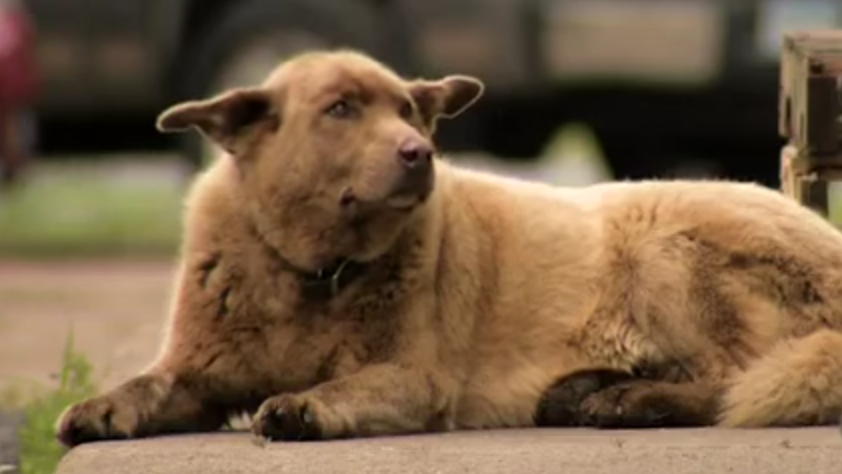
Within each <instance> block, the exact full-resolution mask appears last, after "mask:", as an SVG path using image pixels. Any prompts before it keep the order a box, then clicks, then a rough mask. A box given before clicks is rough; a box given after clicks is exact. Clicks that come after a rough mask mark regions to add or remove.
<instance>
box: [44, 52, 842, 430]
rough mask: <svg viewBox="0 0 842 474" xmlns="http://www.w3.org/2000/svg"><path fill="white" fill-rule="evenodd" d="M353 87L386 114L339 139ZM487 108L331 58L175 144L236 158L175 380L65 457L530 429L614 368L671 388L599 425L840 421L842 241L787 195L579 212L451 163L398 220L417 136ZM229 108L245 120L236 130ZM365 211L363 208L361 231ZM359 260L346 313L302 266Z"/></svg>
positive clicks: (216, 170) (202, 111)
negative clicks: (248, 441)
mask: <svg viewBox="0 0 842 474" xmlns="http://www.w3.org/2000/svg"><path fill="white" fill-rule="evenodd" d="M454 78H455V79H454ZM448 80H450V82H448ZM471 81H473V82H471ZM344 87H351V88H353V89H354V90H355V91H356V92H355V93H359V94H362V95H363V96H366V97H368V99H367V100H368V102H366V103H365V105H364V107H363V109H362V110H364V113H362V114H361V115H359V116H358V117H356V118H354V119H349V120H345V121H341V120H340V121H331V120H329V119H328V118H324V117H323V116H322V115H321V114H322V113H323V110H324V107H325V104H328V103H329V102H330V100H334V99H335V97H336V95H335V94H336V93H337V91H341V90H343V88H344ZM481 90H482V89H481V87H480V86H479V83H478V82H476V81H475V80H472V79H470V78H464V77H455V76H453V77H451V78H449V79H448V78H446V79H445V80H443V81H439V82H423V81H414V82H408V81H405V80H404V79H401V78H399V77H398V76H396V75H395V74H394V73H392V72H391V71H389V70H387V69H386V68H385V67H384V66H382V65H380V64H378V63H376V62H374V61H373V60H371V59H369V58H367V57H365V56H363V55H360V54H356V53H352V52H325V53H315V54H309V55H305V56H302V57H299V58H296V59H293V60H291V61H289V62H287V63H285V64H284V65H282V66H280V68H279V69H278V71H277V72H276V73H275V74H273V75H272V77H270V78H269V79H268V80H267V81H266V83H265V84H263V85H261V86H259V87H255V88H253V89H248V90H243V91H234V92H231V93H229V94H228V95H226V96H222V97H220V98H215V99H211V100H209V101H204V102H191V103H188V104H182V105H179V106H176V107H175V108H173V109H171V110H170V111H168V112H166V113H164V114H163V115H162V117H161V121H160V123H159V125H160V126H161V128H162V129H168V130H171V129H184V128H187V127H191V126H192V127H197V128H198V129H200V130H201V131H202V132H203V133H204V134H205V135H206V136H208V137H209V138H210V139H212V140H213V141H214V142H216V143H217V144H219V145H220V146H221V147H223V148H224V149H226V150H228V154H226V155H225V156H223V157H222V158H221V159H219V160H218V161H217V162H216V163H215V164H214V165H213V166H212V167H211V168H210V169H209V170H208V171H207V172H205V173H204V174H203V175H202V176H201V177H200V178H199V179H198V180H197V181H196V183H195V186H194V188H193V190H192V192H191V195H190V197H189V199H188V202H187V211H186V218H185V228H184V231H185V235H184V246H183V250H182V259H181V270H180V273H179V276H178V282H177V289H176V293H175V297H174V302H173V311H172V321H171V324H170V331H169V334H168V336H167V338H166V341H165V344H164V346H163V349H162V352H161V356H160V357H159V359H158V360H157V361H156V362H155V363H154V364H153V365H152V366H151V367H150V368H149V369H148V371H146V373H145V374H144V375H142V376H140V378H138V379H135V380H133V381H130V382H127V384H126V385H125V386H123V387H120V388H117V389H116V390H114V391H112V392H110V393H107V394H105V395H103V396H101V397H98V398H94V399H92V400H88V401H86V402H84V403H82V404H79V405H76V406H74V407H72V408H71V409H69V411H68V412H67V413H66V414H65V415H64V416H63V419H62V421H61V423H60V428H59V431H60V436H61V438H62V439H63V440H64V441H65V442H66V443H68V444H75V443H77V442H81V441H86V440H92V439H102V438H114V437H124V436H140V435H149V434H156V433H161V432H170V431H195V430H204V429H215V428H217V427H219V426H220V425H221V424H222V422H223V420H224V418H225V417H226V416H227V415H228V414H229V413H231V412H236V411H238V410H246V411H251V412H254V411H255V410H257V414H256V416H255V428H254V429H255V432H256V433H258V434H262V435H266V434H267V432H268V431H269V430H270V428H268V426H269V425H270V424H272V423H275V424H278V423H280V424H282V425H284V426H285V427H287V428H289V427H290V426H292V425H295V424H296V423H298V424H302V423H303V424H307V423H309V422H310V421H312V420H313V419H315V421H314V422H313V423H314V426H316V427H317V428H318V430H317V431H318V433H317V436H318V437H322V438H333V437H340V436H363V435H382V434H391V433H407V432H416V431H435V430H452V429H471V428H495V427H518V426H531V425H533V423H534V419H533V416H534V413H535V407H536V404H537V403H538V399H539V398H540V397H541V395H542V393H544V391H545V390H547V388H548V387H549V386H550V385H551V384H552V383H553V382H554V381H556V380H557V379H559V377H562V376H565V375H566V374H570V373H573V372H574V371H577V370H580V369H590V368H610V369H619V370H624V371H632V370H647V371H650V372H651V373H655V374H661V375H660V376H659V377H660V379H659V380H660V381H655V382H652V383H650V382H647V383H646V384H641V385H637V386H636V387H635V388H634V389H633V390H626V389H623V390H622V391H618V390H615V391H613V392H611V395H610V397H609V395H608V394H607V392H606V394H605V395H602V396H601V398H599V397H597V398H592V399H591V400H589V401H588V402H587V403H586V405H587V407H588V409H590V410H597V411H598V410H603V409H606V410H615V409H616V407H617V406H626V408H629V409H630V407H633V406H634V405H635V404H636V403H643V402H642V400H646V399H647V398H651V396H652V395H653V394H655V393H657V394H659V395H664V396H666V395H669V396H674V397H678V398H679V399H681V400H686V401H687V403H689V404H691V405H693V404H694V403H697V402H698V404H702V405H704V404H706V403H709V402H710V401H711V400H713V401H716V403H715V404H714V405H712V406H721V409H719V410H718V411H717V415H716V416H717V417H718V419H720V420H721V422H722V423H723V424H725V425H728V426H765V425H775V424H796V423H802V424H804V423H824V422H829V421H834V420H838V417H839V414H840V411H842V371H841V370H840V368H842V333H839V332H837V331H840V328H842V236H841V235H840V234H839V233H837V231H836V230H835V229H833V228H832V227H831V226H830V225H829V224H827V223H826V222H824V221H823V220H822V219H821V218H820V217H818V216H816V215H814V214H813V213H812V212H810V211H808V210H807V209H805V208H802V207H800V206H798V205H797V204H796V203H794V202H793V201H792V200H790V199H787V198H785V197H783V196H782V195H781V194H780V193H778V192H775V191H771V190H768V189H764V188H761V187H759V186H755V185H751V184H735V183H725V182H657V181H648V182H637V183H611V184H600V185H595V186H591V187H588V188H582V189H563V188H553V187H549V186H546V185H542V184H534V183H527V182H522V181H517V180H514V179H509V178H504V177H496V176H491V175H487V174H483V173H478V172H472V171H467V170H464V169H460V168H458V167H455V166H452V165H450V164H448V163H447V162H445V161H442V160H441V159H436V161H435V186H434V189H433V191H432V193H431V194H430V195H429V196H424V197H422V198H420V199H419V201H418V202H416V203H414V204H412V203H410V204H409V205H407V204H406V203H400V205H398V204H396V201H394V199H393V198H392V197H391V195H390V194H389V193H390V191H389V190H390V189H392V188H393V186H392V185H393V183H395V182H397V181H396V180H400V179H401V178H400V173H399V172H397V171H395V169H394V164H393V154H394V152H393V150H394V147H395V140H396V139H397V138H395V137H403V136H406V137H416V135H415V134H417V136H420V137H429V136H430V135H431V134H432V130H433V127H434V126H435V120H436V119H437V118H439V117H445V116H454V115H456V114H458V113H459V112H461V110H462V109H464V108H465V107H467V106H468V105H470V103H471V102H473V100H474V99H476V96H478V95H479V93H481ZM408 94H409V95H408ZM410 96H411V98H412V102H413V104H414V105H415V109H416V110H415V113H414V114H413V115H412V117H411V118H406V117H405V118H401V117H400V115H399V112H398V110H399V105H400V103H401V100H404V99H406V98H409V97H410ZM232 97H234V99H232ZM264 99H265V101H264V102H263V103H262V105H261V103H259V102H260V101H261V100H264ZM229 100H232V101H233V102H232V103H234V104H235V105H236V106H237V107H240V109H238V110H239V111H238V112H237V113H238V114H240V115H236V114H231V113H228V112H226V113H227V115H226V113H223V114H222V115H219V110H223V111H227V110H230V109H228V108H227V107H229V106H230V104H229V103H228V102H226V101H229ZM252 100H257V101H258V103H251V102H249V101H252ZM243 103H246V104H247V106H242V104H243ZM248 104H250V105H248ZM249 114H252V115H254V116H256V117H257V118H256V119H255V117H251V119H250V120H245V119H244V118H243V117H247V118H248V117H249ZM235 119H236V120H240V121H241V122H242V123H239V122H236V120H235ZM416 138H417V137H416ZM349 189H352V190H353V193H355V196H356V197H357V198H358V199H359V202H356V203H355V204H352V205H351V206H350V208H343V207H342V205H340V201H341V196H343V193H347V192H349V191H348V190H349ZM354 206H358V207H354ZM349 209H350V210H349ZM364 213H367V214H364ZM361 215H365V219H362V218H360V216H361ZM355 219H362V220H355ZM279 256H280V257H279ZM340 256H342V257H350V258H352V259H355V260H358V261H362V262H369V268H368V269H367V270H366V271H365V273H364V274H363V275H362V276H361V277H360V278H358V279H357V280H355V281H353V282H352V283H351V284H350V285H349V286H348V287H347V288H346V289H344V290H343V291H342V292H341V293H339V294H338V295H337V296H336V297H334V298H332V299H330V300H326V301H313V300H309V299H307V298H305V297H303V296H302V292H301V289H300V287H299V286H298V283H297V280H296V276H295V275H294V274H293V273H291V272H290V271H288V270H287V269H285V268H284V266H283V265H281V264H280V263H279V260H278V258H284V259H286V260H288V261H289V262H291V263H293V264H294V265H296V266H298V267H301V268H308V269H313V270H315V269H317V268H320V267H322V266H325V265H327V262H329V261H331V259H333V258H337V257H340ZM665 394H666V395H665ZM723 394H724V400H723V401H722V403H721V405H720V403H719V401H718V400H719V399H720V395H723ZM597 395H599V394H597ZM697 399H698V400H697ZM694 400H697V402H696V401H694ZM624 404H625V405H624ZM261 405H262V408H260V407H261ZM291 413H292V414H293V415H294V416H293V418H289V419H287V418H283V417H282V415H283V416H289V414H291ZM299 415H300V416H299ZM273 416H275V418H274V419H273V418H272V417H273ZM279 417H280V418H279ZM279 419H280V420H281V421H278V420H279ZM284 420H286V421H284ZM290 420H292V421H290ZM302 420H303V421H302ZM290 424H292V425H290ZM291 429H292V430H293V431H294V432H295V433H298V434H297V436H299V437H305V436H306V435H307V430H306V429H304V428H302V426H292V428H291ZM311 434H312V433H311Z"/></svg>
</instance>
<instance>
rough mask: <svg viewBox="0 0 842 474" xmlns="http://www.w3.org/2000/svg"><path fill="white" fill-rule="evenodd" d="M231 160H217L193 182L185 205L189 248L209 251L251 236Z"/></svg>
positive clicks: (186, 244)
mask: <svg viewBox="0 0 842 474" xmlns="http://www.w3.org/2000/svg"><path fill="white" fill-rule="evenodd" d="M235 173H236V170H235V168H234V164H233V163H232V162H231V160H228V159H225V157H224V156H223V157H219V158H217V161H216V162H214V163H213V164H212V165H211V166H210V167H209V168H208V169H207V170H205V171H203V172H202V173H201V174H199V175H198V176H197V177H196V178H195V180H194V182H193V183H192V185H191V187H190V190H189V192H188V193H187V196H186V199H185V202H184V219H183V234H184V242H183V243H184V245H185V247H186V248H187V249H191V248H193V249H196V250H202V251H208V250H212V249H216V248H218V247H226V246H230V245H237V242H238V241H240V240H242V239H243V238H245V237H246V236H247V235H248V229H247V223H248V221H247V219H246V210H245V209H244V202H243V199H242V197H241V192H240V189H239V187H238V186H237V180H236V176H235Z"/></svg>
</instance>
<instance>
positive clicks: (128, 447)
mask: <svg viewBox="0 0 842 474" xmlns="http://www.w3.org/2000/svg"><path fill="white" fill-rule="evenodd" d="M346 472H347V473H360V474H391V473H400V474H422V473H423V474H428V473H429V474H433V473H436V474H457V473H459V474H462V473H495V474H498V473H499V474H521V473H547V474H550V473H552V474H560V473H563V474H598V473H621V474H646V473H664V474H685V473H704V474H718V473H725V472H729V473H737V474H740V473H745V474H799V473H804V474H830V473H834V474H838V473H841V472H842V436H840V432H839V430H838V429H836V428H809V429H789V430H783V429H764V430H751V431H749V430H720V429H688V430H658V431H653V430H647V431H593V430H543V429H534V430H502V431H486V432H460V433H448V434H441V435H428V436H406V437H394V438H378V439H367V440H350V441H332V442H320V443H271V444H266V445H265V446H264V447H262V448H261V447H260V446H258V445H256V444H255V443H254V442H253V441H252V438H251V437H250V436H249V435H247V434H244V433H217V434H211V435H197V436H174V437H160V438H150V439H145V440H138V441H123V442H104V443H94V444H88V445H82V446H80V447H78V448H76V449H74V450H72V451H71V452H69V453H68V454H67V455H66V456H65V458H64V459H63V460H62V463H61V465H60V466H59V469H58V471H57V474H83V473H84V474H89V473H108V474H170V473H172V474H193V473H195V474H223V473H224V474H238V473H249V474H255V473H257V474H260V473H267V474H268V473H272V474H281V473H310V474H323V473H346Z"/></svg>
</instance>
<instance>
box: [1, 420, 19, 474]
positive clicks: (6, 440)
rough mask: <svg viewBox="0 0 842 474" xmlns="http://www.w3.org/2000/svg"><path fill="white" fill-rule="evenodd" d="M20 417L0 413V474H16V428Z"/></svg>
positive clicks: (17, 449) (17, 447)
mask: <svg viewBox="0 0 842 474" xmlns="http://www.w3.org/2000/svg"><path fill="white" fill-rule="evenodd" d="M21 419H22V417H21V416H20V415H17V414H11V413H4V412H2V411H0V474H17V472H18V470H17V467H16V466H17V465H18V463H19V459H18V451H19V446H18V436H17V428H18V425H19V424H20V422H21Z"/></svg>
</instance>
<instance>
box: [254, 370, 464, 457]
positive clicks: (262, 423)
mask: <svg viewBox="0 0 842 474" xmlns="http://www.w3.org/2000/svg"><path fill="white" fill-rule="evenodd" d="M445 387H446V383H445V379H444V378H443V377H442V376H440V375H438V374H436V373H434V372H433V371H431V370H429V369H421V368H418V367H413V366H411V365H402V364H397V363H385V364H378V365H372V366H369V367H366V368H364V369H363V370H361V371H360V372H358V373H356V374H354V375H350V376H347V377H344V378H339V379H336V380H332V381H329V382H325V383H323V384H321V385H318V386H316V387H314V388H313V389H311V390H308V391H305V392H302V393H298V394H283V395H278V396H275V397H272V398H269V399H268V400H266V401H265V402H264V403H263V405H262V406H261V407H260V410H258V413H257V415H256V416H255V418H254V424H253V426H252V431H253V432H254V433H255V434H256V435H258V436H261V437H264V438H269V439H272V440H286V441H297V440H314V439H331V438H340V437H352V436H374V435H387V434H404V433H413V432H422V431H441V430H446V429H448V428H449V427H450V426H451V424H452V414H451V411H452V410H451V407H450V404H449V403H448V401H449V400H450V398H449V397H447V395H446V393H448V390H446V388H445Z"/></svg>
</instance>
